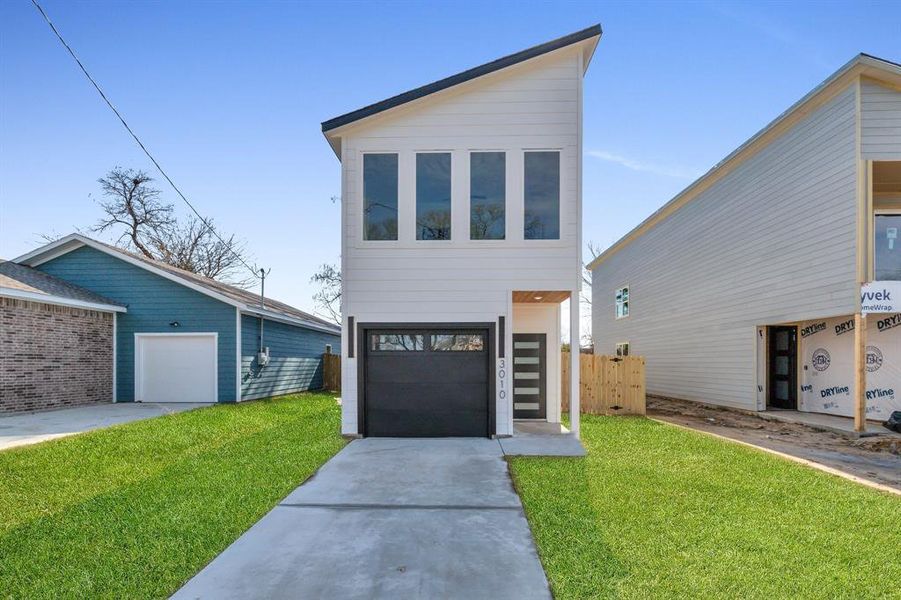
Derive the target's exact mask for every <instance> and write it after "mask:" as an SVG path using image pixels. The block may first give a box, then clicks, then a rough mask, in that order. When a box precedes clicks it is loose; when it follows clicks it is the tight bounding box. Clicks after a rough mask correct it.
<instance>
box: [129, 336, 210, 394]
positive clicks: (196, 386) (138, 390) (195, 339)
mask: <svg viewBox="0 0 901 600" xmlns="http://www.w3.org/2000/svg"><path fill="white" fill-rule="evenodd" d="M217 371H218V369H217V356H216V334H215V333H179V334H160V335H148V334H135V395H136V398H135V399H136V400H138V401H139V402H216V398H217V389H216V388H217V386H216V384H217V381H218V377H217Z"/></svg>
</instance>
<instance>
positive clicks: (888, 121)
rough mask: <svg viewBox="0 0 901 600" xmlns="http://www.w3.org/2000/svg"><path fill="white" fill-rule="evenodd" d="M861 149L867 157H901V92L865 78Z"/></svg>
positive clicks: (862, 90) (869, 158)
mask: <svg viewBox="0 0 901 600" xmlns="http://www.w3.org/2000/svg"><path fill="white" fill-rule="evenodd" d="M860 90H861V97H860V113H861V114H860V136H861V141H860V151H861V156H862V157H863V158H864V159H866V160H901V91H898V90H894V89H891V88H887V87H883V86H881V85H879V84H876V83H872V82H869V81H867V80H863V81H862V83H861V86H860Z"/></svg>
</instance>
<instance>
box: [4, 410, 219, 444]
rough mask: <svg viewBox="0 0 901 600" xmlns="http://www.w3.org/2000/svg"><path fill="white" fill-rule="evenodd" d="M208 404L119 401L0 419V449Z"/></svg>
mask: <svg viewBox="0 0 901 600" xmlns="http://www.w3.org/2000/svg"><path fill="white" fill-rule="evenodd" d="M201 406H210V405H209V404H196V403H190V402H178V403H159V404H155V403H143V402H121V403H118V404H95V405H93V406H78V407H75V408H63V409H60V410H51V411H45V412H37V413H28V414H22V415H12V416H8V417H0V450H5V449H7V448H14V447H16V446H26V445H28V444H37V443H38V442H44V441H47V440H52V439H55V438H60V437H65V436H67V435H74V434H76V433H83V432H85V431H90V430H92V429H100V428H103V427H109V426H111V425H119V424H120V423H128V422H130V421H140V420H141V419H150V418H151V417H159V416H161V415H169V414H173V413H178V412H183V411H186V410H191V409H194V408H199V407H201Z"/></svg>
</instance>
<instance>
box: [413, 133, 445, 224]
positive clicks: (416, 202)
mask: <svg viewBox="0 0 901 600" xmlns="http://www.w3.org/2000/svg"><path fill="white" fill-rule="evenodd" d="M444 155H446V156H447V161H448V164H447V169H448V171H447V234H446V237H420V233H421V232H420V225H419V224H420V215H419V202H420V199H419V193H420V189H419V186H420V179H419V174H420V168H419V157H420V156H444ZM413 213H414V216H413V218H414V223H415V226H416V230H415V232H414V239H415V240H416V241H417V242H450V241H451V240H453V236H454V226H453V225H454V153H453V152H452V151H450V150H417V151H415V152H414V153H413Z"/></svg>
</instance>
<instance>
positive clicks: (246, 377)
mask: <svg viewBox="0 0 901 600" xmlns="http://www.w3.org/2000/svg"><path fill="white" fill-rule="evenodd" d="M259 336H260V319H259V317H251V316H248V315H243V316H242V317H241V354H242V357H241V399H242V400H252V399H254V398H267V397H269V396H279V395H282V394H290V393H293V392H302V391H305V390H318V389H320V388H321V387H322V355H323V353H325V347H326V345H329V344H330V345H331V346H332V352H333V353H334V354H339V353H340V352H341V337H340V336H338V335H332V334H328V333H323V332H320V331H313V330H311V329H305V328H302V327H294V326H293V325H286V324H284V323H278V322H275V321H269V320H266V321H265V324H264V326H263V345H264V346H268V347H269V365H267V366H265V367H262V368H261V367H260V366H259V365H258V364H257V359H256V353H257V350H258V349H259V344H260V339H259Z"/></svg>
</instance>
